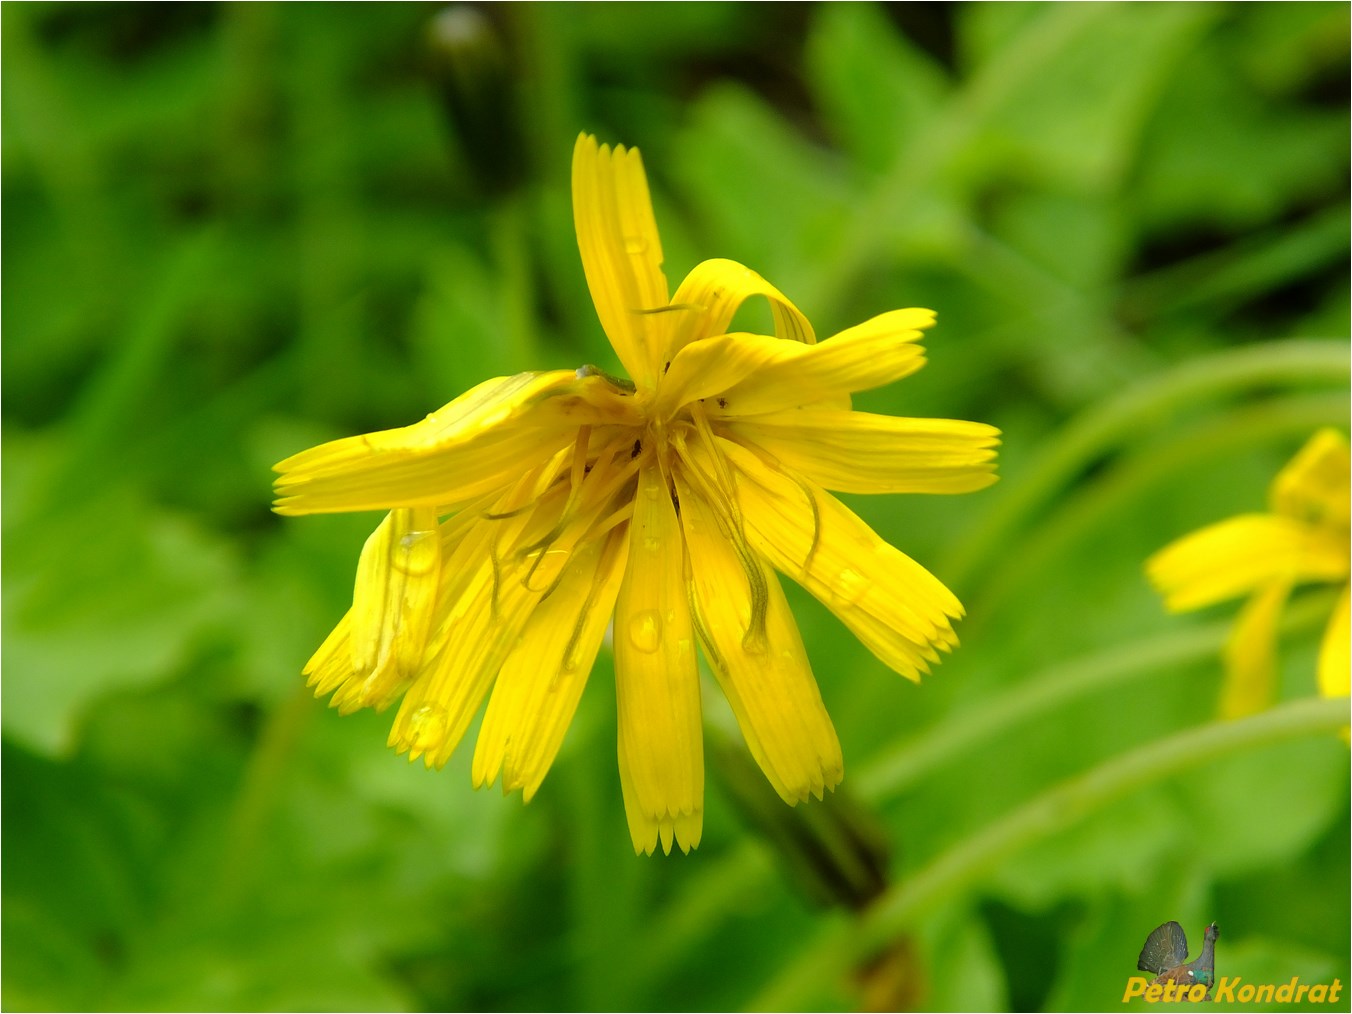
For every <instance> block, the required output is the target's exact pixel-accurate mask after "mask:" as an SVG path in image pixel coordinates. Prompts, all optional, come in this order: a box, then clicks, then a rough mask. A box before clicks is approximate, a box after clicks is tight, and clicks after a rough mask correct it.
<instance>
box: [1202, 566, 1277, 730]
mask: <svg viewBox="0 0 1352 1014" xmlns="http://www.w3.org/2000/svg"><path fill="white" fill-rule="evenodd" d="M1290 594H1291V583H1290V582H1289V581H1280V580H1279V581H1274V582H1272V583H1271V584H1269V585H1267V586H1266V587H1263V588H1260V589H1259V590H1258V591H1257V592H1256V593H1255V594H1254V596H1253V597H1252V598H1251V599H1249V601H1248V602H1246V603H1245V604H1244V608H1243V609H1241V610H1240V613H1239V619H1237V620H1236V621H1235V626H1234V629H1233V630H1231V631H1230V637H1229V639H1228V640H1227V641H1226V643H1225V653H1224V655H1225V683H1224V684H1223V685H1222V686H1221V706H1220V713H1221V717H1222V718H1243V717H1244V716H1245V715H1256V714H1257V713H1258V712H1260V711H1262V710H1264V709H1265V708H1267V707H1269V706H1270V705H1271V704H1272V696H1273V684H1274V682H1275V677H1276V674H1277V620H1278V618H1279V617H1280V616H1281V611H1282V607H1283V606H1284V605H1286V599H1287V596H1288V595H1290Z"/></svg>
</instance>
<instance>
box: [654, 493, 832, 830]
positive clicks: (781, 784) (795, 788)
mask: <svg viewBox="0 0 1352 1014" xmlns="http://www.w3.org/2000/svg"><path fill="white" fill-rule="evenodd" d="M676 480H677V489H678V492H679V495H680V504H681V527H682V529H683V530H684V532H685V538H686V546H687V548H688V550H689V553H690V573H691V578H692V582H693V585H694V592H695V602H696V607H697V611H698V616H699V618H700V638H701V640H702V641H703V642H704V645H705V653H706V655H707V656H708V658H709V661H710V664H711V666H712V668H713V670H714V674H715V675H716V676H717V677H718V682H719V684H720V685H721V686H722V688H723V693H724V694H725V695H726V696H727V698H728V703H729V704H731V705H732V710H733V713H734V714H735V715H736V716H737V723H738V725H740V726H741V728H742V735H743V736H745V737H746V743H747V746H748V747H749V748H750V750H751V755H752V756H753V757H755V758H756V763H757V764H759V765H760V767H761V770H762V771H764V772H765V776H766V777H767V778H768V779H769V780H770V784H771V785H773V786H774V787H775V791H776V792H778V793H779V795H780V797H781V798H783V799H784V801H785V802H787V803H789V804H794V803H797V802H799V801H800V800H804V799H807V798H808V797H809V796H816V797H817V798H818V799H820V798H821V796H822V791H823V790H824V789H830V788H834V787H835V786H836V785H837V784H839V782H840V779H841V775H842V773H843V771H844V761H843V759H842V758H841V754H840V742H839V740H838V739H837V738H836V731H835V728H834V727H833V726H832V725H831V719H830V717H829V716H828V715H827V713H826V706H825V705H824V704H823V703H822V698H821V693H820V692H819V691H818V689H817V681H816V679H814V678H813V675H812V668H811V666H810V665H809V664H808V660H807V653H806V652H805V651H804V650H803V641H802V638H801V637H800V636H799V633H798V625H797V623H795V622H794V619H793V614H792V613H790V612H789V604H788V602H787V601H786V600H785V598H784V592H783V590H782V589H781V588H780V586H779V580H778V578H776V577H775V575H774V574H773V573H772V572H770V571H769V569H768V568H767V567H766V566H765V565H764V564H763V563H762V562H761V561H760V559H759V558H754V557H752V558H747V556H746V555H745V554H744V553H742V554H739V552H738V551H737V549H735V548H734V546H733V544H732V543H731V542H729V541H728V539H727V538H726V537H724V536H723V535H722V534H721V532H720V527H721V522H720V519H719V518H718V516H717V515H716V514H715V512H714V510H713V509H712V507H710V505H709V504H708V503H707V502H706V501H705V499H704V497H703V496H701V495H700V494H699V493H697V492H696V490H695V489H694V488H693V487H692V486H691V485H690V484H689V483H688V482H685V481H683V479H682V476H681V473H680V472H677V475H676Z"/></svg>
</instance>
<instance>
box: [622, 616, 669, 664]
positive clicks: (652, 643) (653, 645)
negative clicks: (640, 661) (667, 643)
mask: <svg viewBox="0 0 1352 1014" xmlns="http://www.w3.org/2000/svg"><path fill="white" fill-rule="evenodd" d="M629 643H630V644H632V645H633V646H634V647H635V648H637V649H638V650H639V651H642V652H646V653H648V654H649V655H651V654H652V653H653V652H655V651H657V649H658V648H660V647H662V617H660V616H658V615H657V610H655V609H645V610H643V611H642V612H641V613H636V614H635V615H634V616H633V617H631V618H630V620H629Z"/></svg>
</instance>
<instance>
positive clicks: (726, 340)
mask: <svg viewBox="0 0 1352 1014" xmlns="http://www.w3.org/2000/svg"><path fill="white" fill-rule="evenodd" d="M933 323H934V314H933V313H932V312H931V311H929V310H894V311H892V312H891V313H884V314H882V315H880V316H878V317H874V318H873V319H872V320H870V321H867V322H866V323H863V324H860V325H858V326H857V327H852V328H850V329H849V330H847V331H842V332H840V333H839V334H837V335H835V336H833V337H831V338H827V339H826V340H825V341H822V342H818V343H817V344H816V345H801V344H799V343H798V342H786V341H779V340H778V339H775V338H770V337H767V336H766V335H752V334H740V333H739V334H729V335H719V336H717V337H714V338H706V339H704V340H703V341H697V342H693V343H692V344H690V345H687V346H686V347H685V348H683V349H682V350H681V351H680V352H679V353H678V354H677V355H676V357H675V358H674V359H672V361H671V368H670V370H668V372H667V376H666V377H665V378H664V380H663V382H662V387H661V388H660V390H659V392H658V399H657V402H656V405H657V406H658V407H659V411H660V409H661V408H666V409H668V410H670V409H674V408H675V407H677V406H679V405H683V404H687V403H689V402H692V401H698V400H700V399H702V398H704V399H710V400H709V401H707V402H706V404H705V407H706V409H707V410H708V411H709V413H710V415H711V417H713V418H717V417H719V416H720V415H721V416H725V417H735V416H746V415H760V414H763V413H767V412H779V411H783V410H785V409H794V408H801V407H803V406H808V405H816V404H818V403H819V402H821V401H822V400H823V399H824V398H830V397H833V396H838V395H846V394H849V393H850V392H851V391H863V390H867V389H869V388H871V387H878V386H880V385H882V384H888V383H891V382H892V381H894V380H899V379H901V378H902V377H905V376H907V375H909V374H911V373H914V372H915V371H916V370H918V369H920V367H921V366H923V365H924V362H925V353H924V350H923V349H922V348H921V347H920V346H919V345H918V344H916V342H917V341H918V340H919V339H920V337H921V334H920V329H921V328H925V327H929V326H930V325H931V324H933ZM715 395H717V396H718V397H717V398H716V399H715V397H714V396H715Z"/></svg>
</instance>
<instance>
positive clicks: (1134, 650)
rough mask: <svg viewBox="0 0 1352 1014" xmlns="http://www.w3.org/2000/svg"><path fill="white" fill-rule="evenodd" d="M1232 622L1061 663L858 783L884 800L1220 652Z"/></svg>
mask: <svg viewBox="0 0 1352 1014" xmlns="http://www.w3.org/2000/svg"><path fill="white" fill-rule="evenodd" d="M1332 605H1333V602H1332V597H1331V595H1315V596H1311V597H1309V598H1306V599H1303V600H1302V601H1301V602H1299V603H1297V604H1296V605H1295V606H1293V607H1292V608H1291V609H1288V610H1287V611H1286V613H1285V614H1284V616H1283V618H1282V632H1283V633H1286V634H1291V633H1303V632H1305V631H1307V630H1312V629H1314V628H1315V627H1316V626H1318V625H1319V624H1320V623H1322V622H1323V621H1324V620H1326V619H1327V618H1328V614H1329V609H1330V608H1331V607H1332ZM1233 626H1234V622H1233V620H1230V619H1227V620H1224V621H1220V622H1216V623H1209V624H1207V625H1205V626H1201V627H1192V628H1185V629H1183V630H1181V631H1176V632H1171V633H1169V634H1167V635H1163V636H1159V637H1153V638H1149V639H1145V640H1142V641H1138V642H1136V643H1133V644H1131V645H1129V646H1127V647H1126V648H1123V647H1113V648H1111V649H1109V650H1107V651H1103V652H1099V653H1097V654H1094V655H1090V656H1087V657H1084V658H1078V659H1074V660H1073V661H1070V662H1067V663H1064V664H1062V665H1058V666H1055V667H1054V668H1052V669H1049V670H1047V671H1046V672H1044V673H1042V674H1040V675H1038V676H1035V677H1033V678H1032V679H1028V680H1024V681H1022V682H1020V683H1019V684H1018V685H1017V686H1015V687H1013V688H1012V689H1010V690H1008V691H1006V692H1005V693H1003V694H1001V695H999V696H997V697H991V698H988V699H987V700H986V701H985V702H984V703H982V704H979V705H976V706H972V707H965V708H963V709H962V711H961V713H960V714H957V715H955V716H954V717H953V718H952V719H950V720H948V721H946V722H944V723H942V724H940V725H938V726H935V727H933V728H931V729H930V730H928V731H927V732H925V733H923V734H922V735H920V736H919V737H917V738H916V739H913V740H911V741H910V742H908V743H903V744H901V745H900V746H898V747H896V748H894V749H892V750H889V751H887V752H886V753H884V754H882V755H881V756H879V757H875V758H874V759H873V760H872V761H870V762H869V763H868V765H867V766H866V767H865V769H864V771H863V772H862V773H861V774H860V775H859V776H858V778H857V779H856V781H855V788H856V789H857V790H858V791H859V793H860V795H862V796H864V797H865V798H866V799H868V800H870V801H871V802H875V803H877V802H884V801H886V800H888V799H891V798H892V797H894V796H896V795H898V794H899V793H901V792H903V791H905V790H906V789H908V788H909V787H910V786H912V785H914V784H916V783H917V782H919V781H921V780H922V779H923V778H925V777H926V776H928V775H929V774H930V773H931V772H933V771H934V770H935V769H937V768H940V767H942V766H943V765H945V764H947V763H949V762H950V761H952V760H953V759H954V758H956V757H959V756H961V755H962V754H963V753H964V752H965V751H967V750H968V749H970V748H972V747H976V746H979V745H981V744H983V743H991V742H996V741H998V737H999V736H1000V735H1002V734H1003V733H1004V732H1006V731H1007V730H1009V729H1011V728H1013V727H1015V726H1017V725H1020V724H1023V723H1025V722H1027V721H1029V720H1030V719H1033V718H1036V717H1038V716H1041V715H1045V714H1046V713H1048V712H1050V711H1053V710H1055V709H1056V708H1059V707H1061V706H1062V705H1064V704H1066V703H1068V702H1070V701H1073V700H1076V699H1078V698H1081V697H1086V696H1088V695H1089V694H1091V693H1095V692H1097V691H1100V690H1107V689H1108V688H1110V687H1115V686H1119V685H1122V684H1126V683H1131V682H1134V681H1136V680H1140V679H1146V678H1149V677H1151V676H1157V675H1159V674H1160V673H1161V672H1165V671H1173V670H1176V669H1178V668H1179V667H1181V666H1185V665H1191V664H1192V663H1194V662H1198V661H1202V660H1204V659H1207V658H1214V657H1216V656H1219V654H1220V651H1221V648H1222V647H1223V646H1224V644H1225V640H1226V638H1227V637H1228V636H1229V634H1230V630H1231V628H1232V627H1233Z"/></svg>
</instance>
